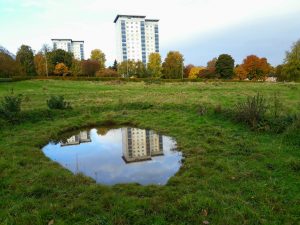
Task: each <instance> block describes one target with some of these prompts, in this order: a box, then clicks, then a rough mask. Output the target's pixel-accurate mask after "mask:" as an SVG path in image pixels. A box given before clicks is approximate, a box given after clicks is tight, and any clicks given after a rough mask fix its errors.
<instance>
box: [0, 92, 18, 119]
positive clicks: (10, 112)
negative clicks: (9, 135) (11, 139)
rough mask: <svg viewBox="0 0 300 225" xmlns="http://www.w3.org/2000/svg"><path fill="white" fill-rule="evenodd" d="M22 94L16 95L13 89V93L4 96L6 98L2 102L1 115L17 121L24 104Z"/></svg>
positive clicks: (0, 106) (0, 105)
mask: <svg viewBox="0 0 300 225" xmlns="http://www.w3.org/2000/svg"><path fill="white" fill-rule="evenodd" d="M22 99H23V98H22V95H14V93H13V91H12V92H11V95H8V96H4V99H3V100H2V101H1V104H0V113H1V114H0V115H1V116H2V117H3V118H4V119H7V120H8V121H10V122H16V121H18V119H19V115H20V112H21V104H22Z"/></svg>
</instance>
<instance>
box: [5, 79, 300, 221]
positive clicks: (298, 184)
mask: <svg viewBox="0 0 300 225" xmlns="http://www.w3.org/2000/svg"><path fill="white" fill-rule="evenodd" d="M12 88H13V89H14V92H15V93H16V94H23V96H24V102H23V105H22V109H23V115H22V118H21V120H20V123H19V124H17V125H11V124H9V123H7V122H5V121H4V120H0V124H1V130H0V137H1V139H0V224H48V222H49V221H51V220H53V221H54V224H115V225H121V224H122V225H123V224H128V225H129V224H130V225H131V224H174V225H175V224H176V225H177V224H203V221H208V222H209V223H210V224H298V223H299V220H300V214H299V212H300V207H299V205H300V151H299V149H300V146H299V141H298V137H299V135H298V134H297V132H299V125H297V124H294V125H293V126H292V127H290V128H288V129H287V131H284V132H283V133H280V134H276V133H268V132H256V131H251V130H250V129H249V128H248V127H247V126H246V125H243V124H238V123H236V122H234V121H233V120H231V119H228V118H226V117H225V116H223V115H219V114H216V113H214V108H215V107H216V106H218V105H221V107H222V108H228V109H230V108H233V107H234V105H235V104H236V103H237V102H239V101H241V100H245V99H246V98H247V97H248V96H253V95H255V94H256V93H257V92H259V93H260V94H262V95H264V96H265V97H266V98H267V99H271V97H272V96H273V95H274V93H275V92H277V93H279V96H280V99H281V103H282V104H283V106H284V107H283V109H282V110H283V112H282V113H284V114H288V115H290V114H297V113H299V112H300V84H293V83H290V84H284V83H278V84H271V83H222V82H214V83H161V84H147V83H130V82H129V83H126V82H114V81H109V82H91V81H81V82H78V81H53V80H43V81H37V80H35V81H34V80H30V81H21V82H16V83H0V97H2V96H4V95H7V94H8V93H9V91H10V89H12ZM51 95H64V97H65V99H66V100H67V101H70V103H71V105H72V109H68V110H51V111H50V110H48V109H47V104H46V100H47V99H49V98H50V96H51ZM202 106H205V108H206V109H207V111H206V112H205V113H204V115H203V114H202V113H199V107H202ZM105 123H114V124H124V123H131V124H134V125H136V126H138V127H141V128H151V129H153V130H156V131H159V132H161V133H163V134H167V135H170V136H173V137H174V138H175V139H176V140H177V142H178V146H179V148H180V149H181V151H182V152H183V154H184V156H185V161H184V164H183V166H182V167H181V169H180V170H179V172H178V173H177V174H176V176H174V177H172V178H171V179H170V180H169V182H168V184H167V185H166V186H156V185H150V186H140V185H137V184H122V185H115V186H112V187H110V186H105V185H99V184H95V183H94V181H93V180H91V179H89V178H87V177H83V176H81V175H76V176H75V175H73V174H72V173H71V172H69V171H68V170H66V169H63V168H62V167H61V166H59V165H58V164H56V163H54V162H52V161H51V160H50V159H48V158H46V157H45V156H44V155H43V153H42V151H41V150H40V148H41V147H42V146H43V145H45V144H46V143H47V142H48V140H49V139H51V138H54V137H57V135H58V134H59V133H60V132H63V131H66V130H70V129H76V128H78V127H81V126H88V125H95V126H96V125H97V126H99V125H101V124H105Z"/></svg>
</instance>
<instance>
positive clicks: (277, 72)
mask: <svg viewBox="0 0 300 225" xmlns="http://www.w3.org/2000/svg"><path fill="white" fill-rule="evenodd" d="M282 69H283V65H278V66H276V68H275V76H276V77H277V80H278V81H285V80H287V77H285V74H283V72H282Z"/></svg>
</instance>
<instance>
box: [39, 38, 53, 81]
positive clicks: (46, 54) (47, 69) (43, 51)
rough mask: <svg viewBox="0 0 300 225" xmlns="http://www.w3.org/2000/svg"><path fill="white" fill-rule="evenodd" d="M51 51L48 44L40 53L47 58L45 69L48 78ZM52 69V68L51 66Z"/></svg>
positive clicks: (44, 45)
mask: <svg viewBox="0 0 300 225" xmlns="http://www.w3.org/2000/svg"><path fill="white" fill-rule="evenodd" d="M50 51H51V49H50V46H49V45H47V44H43V46H42V49H41V50H40V52H41V53H42V54H43V55H44V57H45V67H46V75H47V77H48V75H49V65H48V53H49V52H50ZM50 67H51V66H50Z"/></svg>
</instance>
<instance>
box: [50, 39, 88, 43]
mask: <svg viewBox="0 0 300 225" xmlns="http://www.w3.org/2000/svg"><path fill="white" fill-rule="evenodd" d="M51 41H71V42H84V41H73V40H72V39H67V38H52V39H51Z"/></svg>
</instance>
